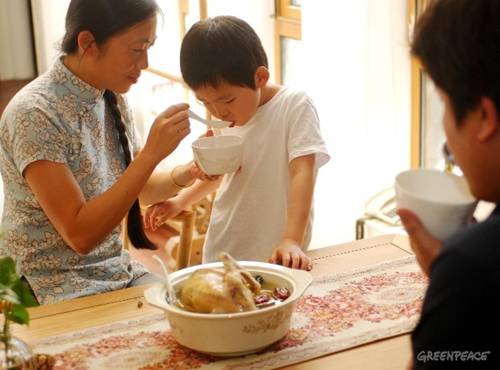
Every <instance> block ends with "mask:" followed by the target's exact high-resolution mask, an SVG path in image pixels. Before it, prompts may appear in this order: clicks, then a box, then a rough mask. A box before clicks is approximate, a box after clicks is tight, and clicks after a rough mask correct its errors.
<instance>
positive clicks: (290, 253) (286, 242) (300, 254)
mask: <svg viewBox="0 0 500 370" xmlns="http://www.w3.org/2000/svg"><path fill="white" fill-rule="evenodd" d="M269 262H270V263H275V264H278V265H283V266H285V267H291V268H294V269H302V270H306V271H310V270H311V269H312V261H311V259H310V258H309V257H308V256H307V255H306V254H305V253H304V251H303V250H302V249H301V248H300V246H299V245H298V244H297V242H296V241H295V240H292V239H283V240H282V241H281V243H280V244H279V245H278V246H277V247H276V248H275V249H274V251H273V254H272V255H271V258H269Z"/></svg>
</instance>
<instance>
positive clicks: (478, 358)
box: [398, 0, 500, 369]
mask: <svg viewBox="0 0 500 370" xmlns="http://www.w3.org/2000/svg"><path fill="white" fill-rule="evenodd" d="M499 19H500V1H498V0H439V1H436V2H434V3H433V5H431V6H430V8H429V9H428V10H427V11H426V12H425V14H424V15H423V16H422V18H421V20H420V21H419V22H418V25H417V28H416V32H415V37H414V41H413V45H412V53H413V54H414V55H415V56H416V57H418V58H419V59H420V60H421V62H422V63H423V66H424V67H425V70H426V71H427V73H428V74H429V75H430V77H431V78H432V80H433V81H434V82H435V85H436V86H437V89H438V92H439V95H440V96H441V98H442V101H443V103H444V117H443V121H444V122H443V124H444V130H445V133H446V138H447V145H448V147H449V150H450V151H451V153H452V154H453V155H454V157H455V160H456V163H457V164H458V165H459V166H460V168H461V170H462V171H463V174H464V176H465V178H466V179H467V181H468V183H469V186H470V190H471V192H472V193H473V195H474V196H475V197H476V198H477V199H481V200H485V201H489V202H494V203H496V204H497V206H496V208H495V210H494V211H493V213H492V214H491V215H490V216H489V217H488V218H487V219H486V220H485V221H483V222H481V223H477V224H473V225H471V226H469V227H468V228H466V229H463V230H461V231H459V232H457V233H456V234H454V235H452V236H451V237H450V238H448V239H446V240H444V241H440V240H437V239H436V238H434V237H433V236H432V235H431V234H430V233H429V232H428V231H427V230H426V229H425V228H424V227H423V225H422V223H421V222H420V220H419V219H418V217H417V216H416V215H415V214H413V213H412V212H410V211H408V210H405V209H401V210H399V212H398V213H399V216H400V217H401V220H402V222H403V225H404V227H405V229H406V230H407V232H408V235H409V237H410V241H411V246H412V248H413V250H414V251H415V254H416V257H417V260H418V262H419V263H420V265H421V267H422V269H423V271H424V272H425V273H426V274H428V275H429V279H430V281H429V288H428V290H427V292H426V295H425V299H424V303H423V308H422V316H421V318H420V322H419V323H418V325H417V327H416V328H415V330H414V332H413V334H412V346H413V360H412V363H411V365H410V366H411V368H413V369H500V341H498V338H497V337H498V335H499V333H500V319H499V317H498V304H497V303H496V302H497V301H498V298H497V296H498V292H499V291H500V206H499V204H500V203H499V202H500V176H499V175H498V174H500V68H499V66H500V27H499Z"/></svg>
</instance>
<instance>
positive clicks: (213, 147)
mask: <svg viewBox="0 0 500 370" xmlns="http://www.w3.org/2000/svg"><path fill="white" fill-rule="evenodd" d="M191 147H192V149H193V155H194V159H195V161H196V163H197V164H198V166H199V167H200V168H201V170H202V171H203V172H205V173H206V174H207V175H222V174H225V173H231V172H235V171H236V170H238V168H239V167H240V166H241V158H242V157H243V139H242V138H241V137H239V136H230V135H225V136H207V137H202V138H199V139H198V140H196V141H194V142H193V144H192V145H191Z"/></svg>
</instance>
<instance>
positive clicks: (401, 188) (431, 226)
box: [395, 169, 477, 239]
mask: <svg viewBox="0 0 500 370" xmlns="http://www.w3.org/2000/svg"><path fill="white" fill-rule="evenodd" d="M395 190H396V200H397V204H398V208H406V209H409V210H410V211H412V212H414V213H415V214H417V216H418V217H419V218H420V220H421V221H422V223H423V224H424V225H425V227H426V228H427V230H429V231H430V233H431V234H433V235H434V236H435V237H437V238H438V239H445V238H447V237H448V236H450V235H451V234H453V233H455V232H456V231H457V230H459V229H460V228H462V227H463V226H464V225H465V224H466V223H467V221H468V220H470V219H471V217H472V214H473V213H474V209H475V208H476V204H477V202H476V200H475V199H474V197H473V196H472V194H471V193H470V191H469V187H468V185H467V182H466V181H465V179H464V178H463V177H461V176H457V175H454V174H451V173H448V172H442V171H437V170H430V169H415V170H408V171H404V172H402V173H400V174H399V175H398V176H396V183H395Z"/></svg>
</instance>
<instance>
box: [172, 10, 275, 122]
mask: <svg viewBox="0 0 500 370" xmlns="http://www.w3.org/2000/svg"><path fill="white" fill-rule="evenodd" d="M180 64H181V72H182V77H183V79H184V81H185V82H186V83H187V84H188V85H189V87H190V88H191V89H192V90H193V91H194V92H195V94H196V96H197V98H198V99H199V100H200V101H201V102H202V103H203V104H204V105H205V106H206V107H207V109H208V110H209V111H210V112H211V113H212V114H213V115H215V116H216V117H219V118H221V119H224V120H227V121H233V122H236V124H244V123H245V122H247V121H248V120H249V119H250V118H251V117H252V116H253V114H254V113H255V111H256V109H257V107H258V106H259V105H260V101H261V88H263V87H264V86H265V85H266V83H267V81H268V79H269V71H268V62H267V56H266V53H265V51H264V48H263V46H262V43H261V41H260V39H259V37H258V36H257V34H256V33H255V31H254V30H253V29H252V27H250V25H249V24H248V23H246V22H245V21H243V20H242V19H239V18H236V17H232V16H219V17H215V18H209V19H206V20H203V21H200V22H197V23H196V24H194V25H193V26H192V27H191V29H190V30H189V31H188V33H187V34H186V36H185V37H184V39H183V41H182V45H181V56H180Z"/></svg>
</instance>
